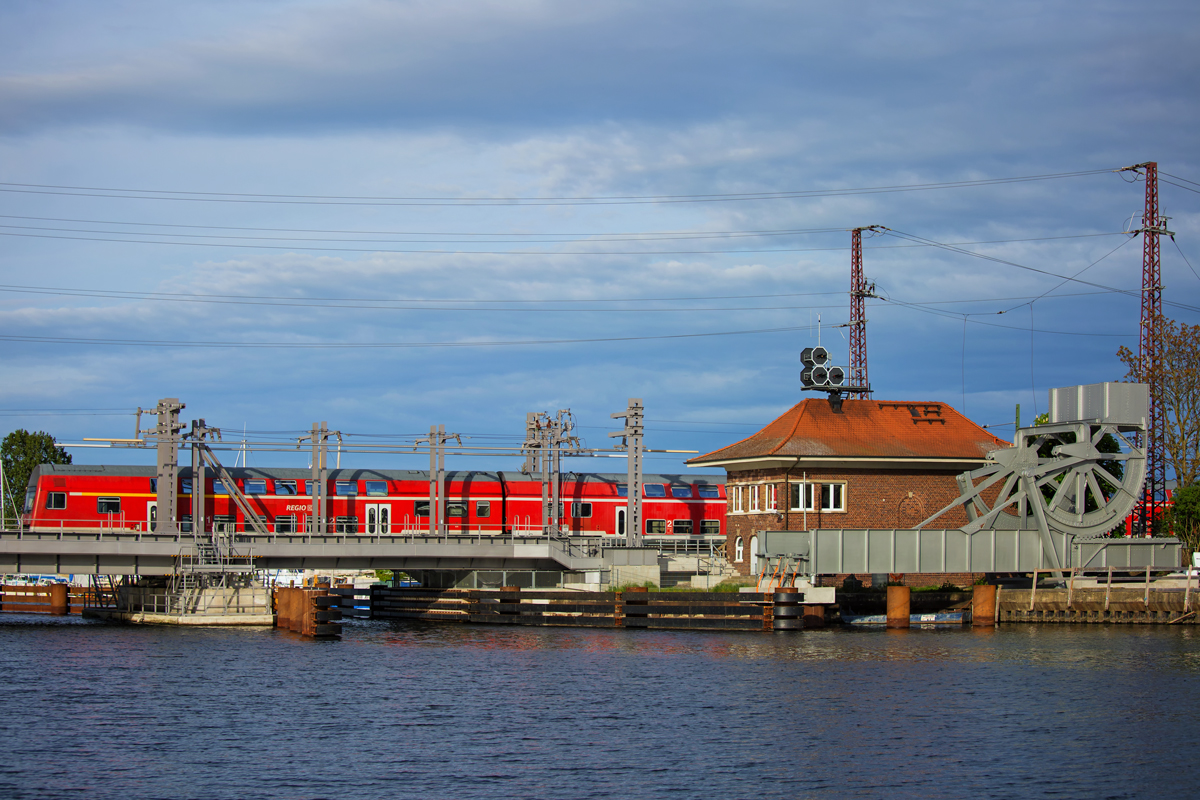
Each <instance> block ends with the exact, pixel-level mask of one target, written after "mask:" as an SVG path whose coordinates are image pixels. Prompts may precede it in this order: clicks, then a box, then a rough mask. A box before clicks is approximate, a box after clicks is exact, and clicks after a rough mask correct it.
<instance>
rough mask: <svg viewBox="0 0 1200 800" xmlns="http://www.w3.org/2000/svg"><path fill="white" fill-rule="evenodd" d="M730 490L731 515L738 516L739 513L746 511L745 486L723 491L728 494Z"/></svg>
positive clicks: (727, 488)
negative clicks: (731, 490)
mask: <svg viewBox="0 0 1200 800" xmlns="http://www.w3.org/2000/svg"><path fill="white" fill-rule="evenodd" d="M730 488H732V489H733V496H732V498H731V501H732V503H731V504H732V507H733V513H735V514H740V513H741V512H743V511H745V510H746V506H745V499H746V487H745V486H733V487H726V489H725V491H726V492H727V493H728V491H729V489H730Z"/></svg>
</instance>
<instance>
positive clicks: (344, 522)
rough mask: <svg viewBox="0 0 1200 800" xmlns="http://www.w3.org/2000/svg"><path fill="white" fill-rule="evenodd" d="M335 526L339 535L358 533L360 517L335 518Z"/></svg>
mask: <svg viewBox="0 0 1200 800" xmlns="http://www.w3.org/2000/svg"><path fill="white" fill-rule="evenodd" d="M333 526H334V527H333V529H334V531H335V532H337V533H358V517H334V519H333Z"/></svg>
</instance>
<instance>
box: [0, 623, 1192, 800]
mask: <svg viewBox="0 0 1200 800" xmlns="http://www.w3.org/2000/svg"><path fill="white" fill-rule="evenodd" d="M0 674H2V675H3V676H4V681H3V684H2V686H3V693H2V694H0V735H2V737H3V739H2V741H3V743H4V744H3V747H4V757H3V758H2V759H0V797H4V798H43V797H63V796H67V795H68V794H71V795H75V794H77V795H79V796H81V797H87V798H89V800H95V799H99V798H122V799H127V798H158V797H162V798H240V797H261V798H379V797H385V796H397V797H402V796H410V797H460V798H475V797H487V798H494V797H546V798H567V797H569V798H576V797H613V796H627V797H668V796H671V797H712V798H737V797H753V798H776V797H781V798H782V797H786V798H809V797H811V798H858V797H864V798H867V797H871V798H873V797H920V798H940V797H947V798H950V797H953V798H973V797H979V798H993V797H994V798H1012V797H1038V796H1042V797H1056V798H1122V797H1131V798H1132V797H1146V796H1154V797H1155V798H1156V800H1163V799H1164V798H1173V797H1180V798H1183V797H1189V798H1190V797H1196V796H1200V770H1198V769H1197V763H1198V762H1200V631H1197V629H1196V628H1194V627H1182V626H1180V627H1164V626H1103V625H1086V626H1038V625H1008V626H1002V627H1001V628H999V629H998V630H996V631H983V632H980V631H970V630H953V631H930V630H912V631H877V632H863V631H853V632H851V631H836V630H830V631H808V632H805V633H802V634H798V635H796V634H791V635H786V634H776V635H771V634H753V633H736V634H732V633H731V634H723V633H686V632H655V631H620V630H589V629H578V630H575V629H546V628H501V627H486V626H480V627H467V626H451V625H431V624H425V623H411V624H408V623H381V622H361V623H351V624H347V625H346V633H345V636H344V638H343V639H342V640H341V641H330V642H318V641H312V640H305V639H302V638H300V637H299V636H296V635H295V634H292V633H288V632H284V631H275V630H261V629H257V630H220V629H184V628H153V627H138V626H117V625H110V624H104V623H94V622H87V621H83V620H78V619H47V618H44V617H42V618H37V617H33V616H17V615H3V616H0Z"/></svg>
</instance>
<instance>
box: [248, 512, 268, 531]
mask: <svg viewBox="0 0 1200 800" xmlns="http://www.w3.org/2000/svg"><path fill="white" fill-rule="evenodd" d="M255 516H256V517H258V521H259V522H261V523H262V524H263V527H264V528H266V529H267V530H271V528H270V526H269V525H267V515H266V514H255V515H254V516H251V517H246V524H245V525H243V526H242V529H243V530H244V531H246V532H247V533H250V532H252V531H254V517H255Z"/></svg>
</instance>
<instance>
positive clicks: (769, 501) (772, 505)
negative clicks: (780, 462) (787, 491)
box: [763, 483, 779, 511]
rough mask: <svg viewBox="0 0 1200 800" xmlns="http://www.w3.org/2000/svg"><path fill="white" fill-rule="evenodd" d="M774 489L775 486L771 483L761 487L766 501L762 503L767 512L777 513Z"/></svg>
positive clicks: (776, 498)
mask: <svg viewBox="0 0 1200 800" xmlns="http://www.w3.org/2000/svg"><path fill="white" fill-rule="evenodd" d="M775 488H776V487H775V484H773V483H768V484H767V485H766V486H764V487H763V490H764V491H765V492H766V494H767V497H766V501H765V503H764V505H766V507H767V511H778V510H779V498H778V496H777V495H776V492H775Z"/></svg>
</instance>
